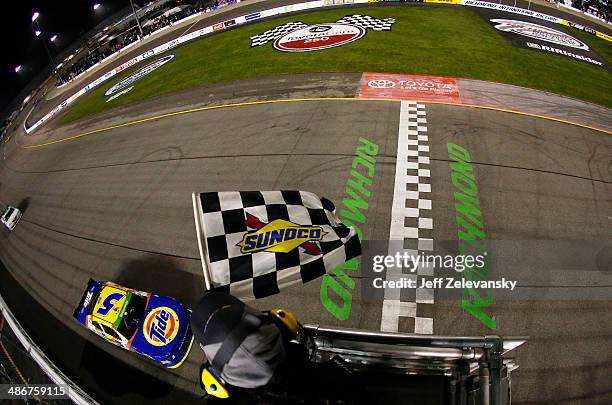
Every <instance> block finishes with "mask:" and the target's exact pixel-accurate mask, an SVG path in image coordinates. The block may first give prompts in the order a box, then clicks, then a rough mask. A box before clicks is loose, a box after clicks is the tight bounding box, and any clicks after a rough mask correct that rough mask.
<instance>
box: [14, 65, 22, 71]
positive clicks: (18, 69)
mask: <svg viewBox="0 0 612 405" xmlns="http://www.w3.org/2000/svg"><path fill="white" fill-rule="evenodd" d="M20 70H21V65H17V66H15V73H19V71H20Z"/></svg>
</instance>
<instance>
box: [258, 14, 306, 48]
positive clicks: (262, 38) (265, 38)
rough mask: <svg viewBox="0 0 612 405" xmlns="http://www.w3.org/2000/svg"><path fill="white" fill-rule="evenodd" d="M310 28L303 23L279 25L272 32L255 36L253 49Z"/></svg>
mask: <svg viewBox="0 0 612 405" xmlns="http://www.w3.org/2000/svg"><path fill="white" fill-rule="evenodd" d="M304 27H308V24H304V23H303V22H301V21H296V22H290V23H287V24H283V25H279V26H278V27H274V28H272V29H271V30H268V31H266V32H264V33H262V34H259V35H254V36H252V37H251V48H253V47H255V46H259V45H264V44H267V43H268V42H270V41H274V40H275V39H276V38H280V37H282V36H283V35H285V34H288V33H290V32H292V31H295V30H299V29H302V28H304Z"/></svg>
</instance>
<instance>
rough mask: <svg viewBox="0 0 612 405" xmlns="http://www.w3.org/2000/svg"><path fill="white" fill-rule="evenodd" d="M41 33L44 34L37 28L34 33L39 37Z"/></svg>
mask: <svg viewBox="0 0 612 405" xmlns="http://www.w3.org/2000/svg"><path fill="white" fill-rule="evenodd" d="M40 34H42V32H40V30H36V31H34V35H36V36H37V37H39V36H40Z"/></svg>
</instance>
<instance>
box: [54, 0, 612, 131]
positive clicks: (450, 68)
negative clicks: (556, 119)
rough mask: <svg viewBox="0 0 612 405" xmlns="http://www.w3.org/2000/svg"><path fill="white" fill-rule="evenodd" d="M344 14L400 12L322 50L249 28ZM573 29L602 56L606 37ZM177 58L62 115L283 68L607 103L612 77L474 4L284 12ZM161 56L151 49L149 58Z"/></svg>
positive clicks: (608, 50) (611, 101)
mask: <svg viewBox="0 0 612 405" xmlns="http://www.w3.org/2000/svg"><path fill="white" fill-rule="evenodd" d="M347 14H367V15H371V16H374V17H378V18H387V17H393V18H395V19H396V22H395V24H394V25H393V30H392V31H391V32H380V31H368V33H367V35H366V36H365V37H364V38H363V39H361V40H359V41H356V42H353V43H350V44H347V45H344V46H340V47H337V48H330V49H326V50H321V51H314V52H304V53H290V52H279V51H276V50H274V49H273V48H272V44H271V43H268V44H266V45H262V46H259V47H255V48H250V39H249V37H251V36H253V35H257V34H260V33H262V32H263V31H265V30H268V29H270V28H273V27H276V26H278V25H281V24H284V23H287V22H289V21H303V22H305V23H307V24H308V23H312V24H314V23H325V22H334V21H336V20H338V19H339V18H341V17H343V16H345V15H347ZM572 33H573V34H574V35H575V36H577V37H579V38H580V39H582V40H583V41H584V42H586V43H587V44H588V45H589V46H591V47H593V49H595V51H596V52H597V53H598V54H599V55H600V56H601V57H603V58H606V59H607V60H608V61H611V60H612V44H610V43H609V42H606V41H604V40H602V39H599V38H596V37H594V36H592V35H589V34H586V33H582V32H579V31H577V30H573V31H572ZM170 52H171V53H174V54H176V57H175V58H174V59H173V60H172V61H171V62H169V63H167V64H165V65H163V66H162V67H161V68H159V69H158V70H156V71H154V72H153V73H151V74H149V75H148V76H145V77H144V78H142V79H140V80H138V81H137V82H135V83H134V88H133V90H131V91H130V92H129V93H126V94H124V95H121V96H120V97H118V98H116V99H114V100H112V101H110V102H108V103H106V102H105V97H104V92H105V91H106V90H108V89H109V88H110V87H111V86H112V85H113V84H115V83H117V82H118V81H119V80H120V79H122V78H124V77H126V76H128V75H129V74H131V73H132V72H133V71H135V70H137V69H139V68H140V67H141V66H143V65H144V64H143V63H141V64H139V65H137V66H136V67H134V68H132V69H130V71H129V72H126V73H124V74H122V75H119V76H118V77H117V78H114V79H113V80H111V81H109V82H108V83H105V84H103V85H102V86H100V87H98V88H97V89H95V90H93V91H91V92H90V93H89V94H86V95H84V96H83V97H82V98H81V99H79V100H77V102H75V105H74V106H73V107H72V108H71V110H70V111H69V112H68V114H67V115H66V116H65V117H64V120H63V122H65V123H66V122H71V121H74V120H77V119H79V118H81V117H84V116H87V115H90V114H95V113H97V112H100V111H103V110H107V109H109V108H112V107H116V106H120V105H125V104H128V103H132V102H135V101H139V100H143V99H146V98H149V97H154V96H159V95H163V94H166V93H170V92H174V91H177V90H182V89H187V88H192V87H196V86H203V85H207V84H211V83H218V82H223V81H231V80H238V79H245V78H250V77H256V76H268V75H277V74H287V73H307V72H365V71H371V72H393V73H411V74H430V75H440V76H454V77H464V78H473V79H480V80H488V81H494V82H501V83H509V84H515V85H519V86H524V87H530V88H535V89H541V90H546V91H550V92H553V93H558V94H563V95H567V96H571V97H576V98H579V99H583V100H588V101H592V102H595V103H598V104H601V105H604V106H606V107H612V78H611V74H610V73H609V72H608V71H606V70H605V69H603V68H600V67H596V66H590V65H589V64H587V63H585V62H580V61H576V60H571V59H570V58H568V57H565V56H558V55H553V54H548V53H544V52H540V51H535V50H529V49H520V48H515V47H513V46H512V45H511V44H510V43H509V42H508V41H506V40H505V39H504V38H503V37H502V36H501V35H500V34H498V33H497V31H496V30H494V29H493V28H492V27H491V26H489V25H488V24H487V23H486V22H485V21H484V20H483V19H482V18H481V17H480V16H479V15H478V14H477V13H476V12H474V11H472V10H466V9H459V8H430V7H369V8H359V9H353V8H351V9H336V10H329V11H320V12H314V13H308V14H304V15H299V16H289V17H284V18H278V19H274V20H270V21H265V22H261V23H257V24H252V25H248V26H245V27H241V28H237V29H234V30H232V31H228V32H224V33H220V34H217V35H213V36H210V37H208V38H204V39H201V40H198V41H195V42H192V43H189V44H186V45H184V46H182V47H180V48H177V49H174V50H172V51H170ZM157 58H158V57H157V56H156V57H155V58H150V59H148V60H147V61H146V62H145V63H150V62H151V61H153V60H156V59H157Z"/></svg>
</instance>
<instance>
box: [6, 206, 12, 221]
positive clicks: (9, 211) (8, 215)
mask: <svg viewBox="0 0 612 405" xmlns="http://www.w3.org/2000/svg"><path fill="white" fill-rule="evenodd" d="M12 213H13V209H12V208H7V209H6V212H5V213H4V220H5V221H6V220H8V219H9V217H10V216H11V214H12Z"/></svg>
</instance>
